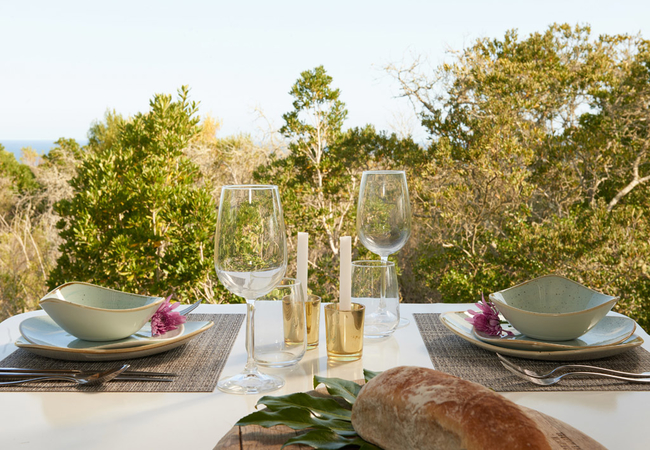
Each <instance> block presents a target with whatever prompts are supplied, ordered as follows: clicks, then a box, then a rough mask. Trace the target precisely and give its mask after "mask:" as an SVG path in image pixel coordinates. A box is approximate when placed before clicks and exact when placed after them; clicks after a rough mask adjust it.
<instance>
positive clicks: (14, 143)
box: [0, 139, 56, 161]
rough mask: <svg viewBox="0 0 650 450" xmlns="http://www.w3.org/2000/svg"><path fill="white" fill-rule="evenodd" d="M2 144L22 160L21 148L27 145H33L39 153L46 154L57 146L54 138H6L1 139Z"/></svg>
mask: <svg viewBox="0 0 650 450" xmlns="http://www.w3.org/2000/svg"><path fill="white" fill-rule="evenodd" d="M0 144H2V146H3V147H4V148H5V150H6V151H8V152H9V153H13V154H14V156H15V157H16V160H18V161H20V156H21V154H22V153H21V149H23V148H25V147H31V148H33V149H34V150H36V152H37V153H38V154H39V155H44V154H46V153H47V152H49V151H50V149H52V148H53V147H56V145H55V144H54V141H52V140H35V139H31V140H30V139H23V140H4V139H0Z"/></svg>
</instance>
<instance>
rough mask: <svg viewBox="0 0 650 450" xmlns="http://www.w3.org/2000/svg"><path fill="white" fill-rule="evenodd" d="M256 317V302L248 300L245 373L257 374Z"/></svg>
mask: <svg viewBox="0 0 650 450" xmlns="http://www.w3.org/2000/svg"><path fill="white" fill-rule="evenodd" d="M254 316H255V301H254V300H246V366H245V367H244V372H247V373H255V372H257V365H256V364H255V358H254V357H253V350H254V348H255V331H254V330H253V320H254Z"/></svg>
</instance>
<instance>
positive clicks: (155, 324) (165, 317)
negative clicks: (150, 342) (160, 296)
mask: <svg viewBox="0 0 650 450" xmlns="http://www.w3.org/2000/svg"><path fill="white" fill-rule="evenodd" d="M171 298H172V296H171V295H170V296H169V297H167V298H166V299H165V301H164V302H162V304H161V305H160V307H159V308H158V311H156V312H155V314H154V315H153V317H152V318H151V335H152V336H160V335H161V334H165V333H167V332H168V331H172V330H175V329H177V328H178V326H179V325H180V324H182V323H185V316H181V315H180V313H179V312H178V311H174V309H176V308H177V307H178V305H179V303H174V304H173V305H172V304H171V303H170V302H169V300H170V299H171Z"/></svg>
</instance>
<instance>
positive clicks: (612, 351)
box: [440, 311, 643, 361]
mask: <svg viewBox="0 0 650 450" xmlns="http://www.w3.org/2000/svg"><path fill="white" fill-rule="evenodd" d="M466 317H470V315H469V314H468V313H467V312H465V311H452V312H446V313H442V314H441V315H440V320H441V321H442V323H443V324H444V325H445V326H446V327H447V328H448V329H449V330H450V331H451V332H452V333H454V334H455V335H457V336H459V337H460V338H462V339H464V340H466V341H467V342H469V343H471V344H474V345H476V346H477V347H481V348H483V349H485V350H489V351H491V352H495V353H501V354H504V355H508V356H514V357H517V358H526V359H537V360H544V361H580V360H586V359H599V358H606V357H608V356H613V355H618V354H619V353H623V352H626V351H628V350H630V349H633V348H634V347H638V346H639V345H641V344H643V339H642V338H641V337H639V336H637V335H636V334H632V336H630V337H629V338H628V339H627V340H625V341H624V342H621V343H619V344H613V345H602V346H599V347H586V348H578V349H573V350H555V351H537V350H518V349H513V348H506V347H499V346H496V345H492V344H488V343H487V342H483V341H481V340H480V339H478V338H476V336H474V334H473V333H472V328H473V327H472V325H471V324H470V323H469V322H467V321H466V320H465V318H466Z"/></svg>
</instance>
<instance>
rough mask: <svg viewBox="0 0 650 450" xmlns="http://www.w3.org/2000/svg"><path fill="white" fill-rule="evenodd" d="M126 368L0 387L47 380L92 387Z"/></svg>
mask: <svg viewBox="0 0 650 450" xmlns="http://www.w3.org/2000/svg"><path fill="white" fill-rule="evenodd" d="M128 368H129V365H128V364H124V365H123V366H121V367H115V368H113V369H109V370H105V371H103V372H97V373H93V374H72V375H50V376H47V377H37V378H25V379H23V380H16V381H3V382H0V386H6V385H10V384H22V383H32V382H34V381H48V380H60V381H72V382H74V383H77V384H79V385H86V386H92V385H96V384H102V383H105V382H107V381H110V380H112V379H113V378H115V377H117V376H118V375H119V374H121V373H122V372H124V371H125V370H126V369H128Z"/></svg>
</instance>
